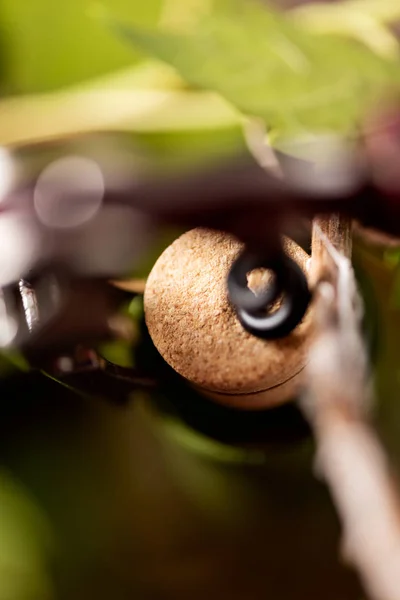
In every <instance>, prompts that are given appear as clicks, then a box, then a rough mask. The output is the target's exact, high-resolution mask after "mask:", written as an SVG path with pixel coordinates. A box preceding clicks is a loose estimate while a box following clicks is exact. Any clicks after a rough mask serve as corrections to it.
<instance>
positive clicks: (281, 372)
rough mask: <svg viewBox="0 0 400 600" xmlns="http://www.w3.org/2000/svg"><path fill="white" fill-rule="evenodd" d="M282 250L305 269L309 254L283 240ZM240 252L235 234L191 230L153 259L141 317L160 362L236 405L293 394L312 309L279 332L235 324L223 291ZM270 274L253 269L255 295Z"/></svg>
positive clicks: (270, 402) (269, 402)
mask: <svg viewBox="0 0 400 600" xmlns="http://www.w3.org/2000/svg"><path fill="white" fill-rule="evenodd" d="M284 246H285V251H286V253H287V254H288V255H289V256H290V257H291V258H293V259H294V260H295V261H296V262H297V263H298V264H299V266H300V267H301V268H302V269H303V270H304V272H306V271H307V265H308V262H309V255H308V254H307V253H306V252H304V251H303V250H302V249H301V248H300V247H299V246H298V245H297V244H295V243H294V242H293V241H291V240H288V239H286V238H285V240H284ZM242 250H243V245H242V244H241V243H240V242H239V241H238V240H237V239H236V238H234V237H232V236H230V235H228V234H226V233H222V232H216V231H211V230H207V229H201V228H198V229H193V230H192V231H189V232H187V233H185V234H184V235H182V236H181V237H180V238H178V239H177V240H175V242H174V243H173V244H172V245H171V246H169V247H168V248H167V249H166V250H165V251H164V252H163V254H162V255H161V256H160V258H159V259H158V261H157V262H156V264H155V265H154V267H153V269H152V271H151V273H150V275H149V277H148V280H147V284H146V289H145V294H144V309H145V319H146V323H147V327H148V330H149V333H150V336H151V338H152V340H153V342H154V345H155V346H156V348H157V349H158V351H159V352H160V354H161V355H162V356H163V358H164V359H165V361H166V362H167V363H168V364H169V365H170V366H171V367H172V368H173V369H175V371H177V372H178V373H179V374H180V375H181V376H182V377H184V378H185V379H186V380H187V381H188V382H190V383H191V384H192V385H194V386H195V387H196V388H197V390H198V391H200V392H201V393H203V394H204V395H206V396H208V397H210V398H212V399H214V400H215V401H217V402H219V403H221V404H224V405H228V406H231V407H236V408H242V409H246V410H248V409H264V408H267V407H272V406H276V405H278V404H281V403H283V402H286V401H288V400H290V399H292V398H293V397H294V396H295V395H296V393H297V392H298V391H299V388H300V386H301V383H302V372H303V369H304V366H305V363H306V359H307V349H308V341H309V338H310V328H311V323H312V319H311V312H312V311H311V309H309V310H308V312H307V314H306V315H305V317H304V319H303V321H302V322H301V323H300V325H299V326H298V327H296V329H295V330H294V331H293V332H292V333H291V334H290V335H289V336H287V337H286V338H283V339H277V340H268V341H266V340H261V339H259V338H256V337H254V336H252V335H251V334H249V333H247V331H245V329H244V328H243V327H242V325H241V323H240V322H239V320H238V318H237V316H236V312H235V309H234V307H233V306H232V305H231V303H230V301H229V297H228V292H227V284H226V280H227V275H228V273H229V270H230V268H231V266H232V264H233V262H234V260H235V259H236V258H237V257H238V255H239V254H240V252H241V251H242ZM269 278H270V273H269V272H268V271H266V270H263V271H262V270H257V271H254V272H253V273H252V274H251V275H250V276H249V287H250V288H251V289H252V290H253V291H254V292H255V293H256V292H257V291H259V290H261V289H262V287H264V286H265V285H267V284H268V280H269Z"/></svg>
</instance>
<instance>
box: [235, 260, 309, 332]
mask: <svg viewBox="0 0 400 600" xmlns="http://www.w3.org/2000/svg"><path fill="white" fill-rule="evenodd" d="M259 268H264V269H269V270H270V271H272V272H273V278H272V281H271V283H270V285H269V286H268V288H267V289H266V290H265V291H263V292H262V293H261V294H259V295H258V296H256V295H255V294H253V292H252V291H251V290H250V289H249V288H248V286H247V274H248V273H249V272H250V271H252V270H254V269H259ZM227 283H228V293H229V298H230V300H231V302H232V304H233V305H234V307H235V309H236V312H237V316H238V319H239V321H240V322H241V324H242V326H243V327H244V329H246V331H248V332H249V333H251V334H252V335H254V336H255V337H259V338H261V339H264V340H271V339H277V338H282V337H286V336H287V335H289V334H290V333H291V332H292V331H293V330H294V329H295V328H296V327H297V325H299V323H300V322H301V321H302V319H303V317H304V315H305V313H306V311H307V308H308V306H309V304H310V300H311V293H310V290H309V287H308V283H307V278H306V276H305V275H304V273H303V271H302V269H301V268H300V267H299V265H298V264H297V263H296V262H295V261H294V260H292V259H291V258H290V257H289V256H287V255H286V254H285V253H284V252H283V251H282V252H281V253H280V254H279V255H278V256H276V257H274V258H271V257H270V258H268V259H264V258H262V257H257V256H255V255H252V254H250V253H248V252H247V251H246V250H245V251H244V252H243V253H242V254H241V255H240V256H239V257H238V258H237V259H236V261H235V262H234V264H233V266H232V268H231V270H230V273H229V275H228V282H227ZM279 298H281V302H280V304H279V306H278V308H277V309H276V310H271V308H272V306H273V304H274V303H275V302H276V301H277V300H278V299H279Z"/></svg>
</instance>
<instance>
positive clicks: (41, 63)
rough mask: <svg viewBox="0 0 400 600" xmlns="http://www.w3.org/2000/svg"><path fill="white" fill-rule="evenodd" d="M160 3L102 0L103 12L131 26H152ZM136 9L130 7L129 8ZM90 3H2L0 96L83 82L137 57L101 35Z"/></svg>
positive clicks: (45, 0) (47, 0) (156, 0)
mask: <svg viewBox="0 0 400 600" xmlns="http://www.w3.org/2000/svg"><path fill="white" fill-rule="evenodd" d="M162 2H163V0H146V1H145V2H135V3H132V1H131V0H112V2H111V0H106V1H104V0H103V2H102V6H103V7H104V10H107V9H109V8H111V7H112V10H113V14H115V15H117V16H118V18H120V19H126V20H127V21H129V22H132V23H134V24H135V25H142V26H150V25H152V24H154V23H155V22H156V21H157V20H158V18H159V14H160V9H161V6H162ZM133 5H134V6H133ZM95 13H96V5H95V3H94V2H93V1H90V0H68V1H66V2H57V1H56V2H55V1H54V0H2V2H1V6H0V48H1V56H2V63H3V64H2V67H3V68H2V73H1V83H2V91H6V92H8V93H32V92H43V91H48V90H54V89H57V88H59V87H62V86H65V85H70V84H73V83H75V82H79V81H84V80H85V79H87V78H89V77H95V76H98V75H101V74H103V73H108V72H110V71H111V70H114V69H117V68H121V67H123V66H128V65H132V64H133V63H134V62H137V61H138V60H139V59H140V58H141V54H140V52H136V53H135V54H132V52H130V51H129V49H127V48H125V47H124V46H123V44H121V43H120V41H119V40H117V39H114V38H113V37H112V36H110V35H109V34H108V32H107V31H106V30H105V28H104V26H103V23H102V21H101V20H100V19H99V18H96V14H95Z"/></svg>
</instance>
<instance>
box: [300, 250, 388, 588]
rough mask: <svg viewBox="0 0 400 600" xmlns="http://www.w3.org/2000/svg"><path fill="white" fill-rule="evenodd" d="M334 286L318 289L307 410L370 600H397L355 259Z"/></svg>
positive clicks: (348, 549)
mask: <svg viewBox="0 0 400 600" xmlns="http://www.w3.org/2000/svg"><path fill="white" fill-rule="evenodd" d="M338 271H339V272H338V279H337V281H336V285H335V284H333V283H328V282H324V283H321V284H320V285H319V286H318V288H317V290H316V294H315V295H316V300H315V319H316V334H315V339H314V341H313V344H312V347H311V351H310V361H309V364H308V367H307V376H308V382H307V383H308V388H307V395H306V397H305V398H304V400H303V404H302V405H303V409H304V411H305V413H306V415H307V416H308V418H309V420H310V422H311V425H312V427H313V430H314V433H315V437H316V442H317V456H316V466H317V469H318V473H319V475H320V476H321V477H322V478H323V479H324V480H325V482H326V484H327V485H328V487H329V489H330V492H331V494H332V497H333V499H334V502H335V505H336V508H337V510H338V512H339V516H340V519H341V522H342V527H343V537H344V546H343V548H344V554H345V557H346V559H347V561H348V562H349V563H351V564H352V565H353V566H354V567H355V568H356V569H357V571H358V573H359V576H360V579H361V581H362V583H363V585H364V587H365V590H366V592H367V593H368V594H369V596H370V597H371V598H372V599H373V600H399V599H400V503H399V494H398V490H397V488H396V486H395V482H394V478H393V477H392V474H391V473H390V467H389V465H388V462H387V460H386V456H385V453H384V451H383V449H382V447H381V444H380V442H379V440H378V439H377V436H376V434H375V432H374V431H373V428H372V427H371V425H370V424H369V419H368V413H369V407H370V399H371V385H370V376H369V369H368V360H367V355H366V350H365V347H364V344H363V340H362V337H361V334H360V321H361V313H360V310H359V305H358V306H357V291H356V284H355V280H354V274H353V271H352V268H351V264H350V261H348V260H347V259H346V258H342V262H341V263H340V267H339V270H338Z"/></svg>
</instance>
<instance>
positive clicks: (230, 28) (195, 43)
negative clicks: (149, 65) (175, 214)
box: [114, 0, 400, 136]
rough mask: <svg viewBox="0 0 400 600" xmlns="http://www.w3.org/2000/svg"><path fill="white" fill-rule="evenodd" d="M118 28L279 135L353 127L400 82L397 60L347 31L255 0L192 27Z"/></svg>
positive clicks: (231, 2) (231, 4)
mask: <svg viewBox="0 0 400 600" xmlns="http://www.w3.org/2000/svg"><path fill="white" fill-rule="evenodd" d="M114 27H115V29H116V31H117V32H118V33H119V34H120V35H122V36H124V37H125V38H127V39H128V40H130V41H131V43H133V44H134V45H135V46H136V47H139V48H141V49H142V50H144V51H145V52H148V53H149V54H151V55H152V56H154V57H156V58H158V59H161V60H163V61H165V62H166V63H168V64H170V65H172V66H173V67H175V68H176V69H177V71H178V72H179V74H180V75H181V76H182V77H183V78H184V79H185V80H186V81H187V82H188V83H189V84H190V85H191V86H193V87H195V88H198V87H200V88H205V89H209V90H214V91H216V92H218V93H219V94H221V95H222V96H224V97H225V98H226V99H227V100H228V101H229V102H231V103H232V104H234V105H236V106H237V107H238V108H239V109H240V110H241V111H242V112H243V113H245V114H248V115H252V116H257V117H262V118H263V119H264V120H265V121H266V123H267V125H268V126H269V127H270V128H272V129H274V130H276V131H277V132H278V133H279V135H284V136H287V135H290V134H303V133H305V132H310V131H321V130H325V131H326V130H333V131H336V132H343V133H348V132H349V131H351V130H353V129H355V127H356V126H357V122H358V120H359V118H360V114H362V111H363V109H367V108H368V106H369V105H370V104H371V103H373V102H375V101H376V100H377V99H378V98H379V95H380V93H382V91H386V88H387V87H388V86H396V87H397V88H398V87H399V85H400V69H399V62H398V61H397V60H388V59H383V58H382V57H380V56H378V55H377V54H375V53H374V52H373V51H372V50H371V49H370V48H369V47H366V46H365V45H363V44H361V43H360V42H356V41H353V40H351V39H348V38H346V37H340V36H337V35H336V36H335V35H326V36H321V35H317V34H315V35H314V34H312V33H310V32H308V31H307V29H306V28H303V29H302V28H301V27H297V26H296V25H295V24H294V23H293V22H291V20H290V19H289V18H286V17H284V16H283V15H281V14H279V13H277V12H274V11H273V10H272V9H270V8H266V7H265V8H264V7H262V6H261V5H259V4H256V3H255V2H250V1H249V2H242V3H241V2H239V1H236V0H227V1H226V2H224V3H222V4H221V5H219V6H218V7H217V8H216V9H215V11H214V12H213V13H212V14H210V15H207V16H206V17H204V18H203V19H201V20H200V21H199V22H198V23H197V24H196V27H195V28H194V29H193V31H192V32H190V33H179V32H178V33H172V32H165V31H162V30H160V29H158V30H157V29H153V30H145V29H142V28H139V27H132V26H127V25H122V24H116V25H115V24H114Z"/></svg>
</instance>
